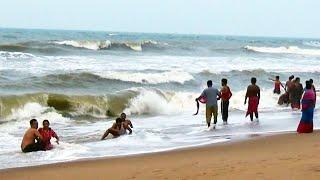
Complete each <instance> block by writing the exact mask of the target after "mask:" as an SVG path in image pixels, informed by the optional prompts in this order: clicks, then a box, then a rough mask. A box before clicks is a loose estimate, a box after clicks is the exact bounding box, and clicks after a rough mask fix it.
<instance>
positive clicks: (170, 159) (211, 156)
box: [0, 132, 320, 180]
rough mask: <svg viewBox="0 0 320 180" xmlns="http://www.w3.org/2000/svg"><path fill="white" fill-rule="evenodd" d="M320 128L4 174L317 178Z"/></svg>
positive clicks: (2, 174)
mask: <svg viewBox="0 0 320 180" xmlns="http://www.w3.org/2000/svg"><path fill="white" fill-rule="evenodd" d="M319 135H320V133H319V132H315V133H312V134H296V133H287V134H280V135H271V136H258V137H254V138H252V139H250V140H245V141H239V142H231V143H221V144H218V145H214V146H205V147H199V148H192V149H184V150H176V151H170V152H161V153H154V154H146V155H140V156H129V157H121V158H109V159H98V160H88V161H77V162H68V163H58V164H52V165H44V166H37V167H27V168H16V169H7V170H2V171H0V179H34V178H39V177H45V178H46V179H61V178H63V179H208V178H209V179H308V180H310V179H319V177H320V162H319V159H320V154H319V150H320V142H319Z"/></svg>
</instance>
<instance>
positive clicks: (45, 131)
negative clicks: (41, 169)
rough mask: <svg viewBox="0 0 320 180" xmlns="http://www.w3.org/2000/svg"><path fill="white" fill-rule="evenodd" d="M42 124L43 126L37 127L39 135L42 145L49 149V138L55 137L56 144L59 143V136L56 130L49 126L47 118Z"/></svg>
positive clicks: (50, 145) (50, 146) (50, 147)
mask: <svg viewBox="0 0 320 180" xmlns="http://www.w3.org/2000/svg"><path fill="white" fill-rule="evenodd" d="M42 125H43V128H39V130H38V131H39V133H40V134H41V136H42V137H43V140H42V143H43V145H44V148H45V150H51V149H52V148H53V146H52V144H51V142H50V140H51V138H55V139H56V142H57V144H59V137H58V135H57V134H56V132H54V130H53V129H51V128H50V127H49V126H50V122H49V121H48V120H43V121H42Z"/></svg>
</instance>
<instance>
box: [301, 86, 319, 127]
mask: <svg viewBox="0 0 320 180" xmlns="http://www.w3.org/2000/svg"><path fill="white" fill-rule="evenodd" d="M315 102H316V99H315V94H314V91H313V90H312V84H311V82H310V81H307V82H306V90H305V92H304V94H303V97H302V100H301V104H302V117H301V120H300V123H299V126H298V129H297V132H298V133H311V132H312V131H313V113H314V104H315Z"/></svg>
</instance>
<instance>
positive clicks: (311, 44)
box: [303, 41, 320, 48]
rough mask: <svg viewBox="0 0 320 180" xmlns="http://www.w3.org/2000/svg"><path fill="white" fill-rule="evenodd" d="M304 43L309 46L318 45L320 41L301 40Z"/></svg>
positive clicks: (319, 45)
mask: <svg viewBox="0 0 320 180" xmlns="http://www.w3.org/2000/svg"><path fill="white" fill-rule="evenodd" d="M303 44H304V45H307V46H311V47H317V48H319V47H320V41H307V42H303Z"/></svg>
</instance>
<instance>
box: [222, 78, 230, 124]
mask: <svg viewBox="0 0 320 180" xmlns="http://www.w3.org/2000/svg"><path fill="white" fill-rule="evenodd" d="M221 85H222V87H221V90H220V94H221V114H222V120H223V124H227V123H228V115H229V100H230V98H231V96H232V93H231V90H230V88H229V86H228V80H227V79H222V80H221Z"/></svg>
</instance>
